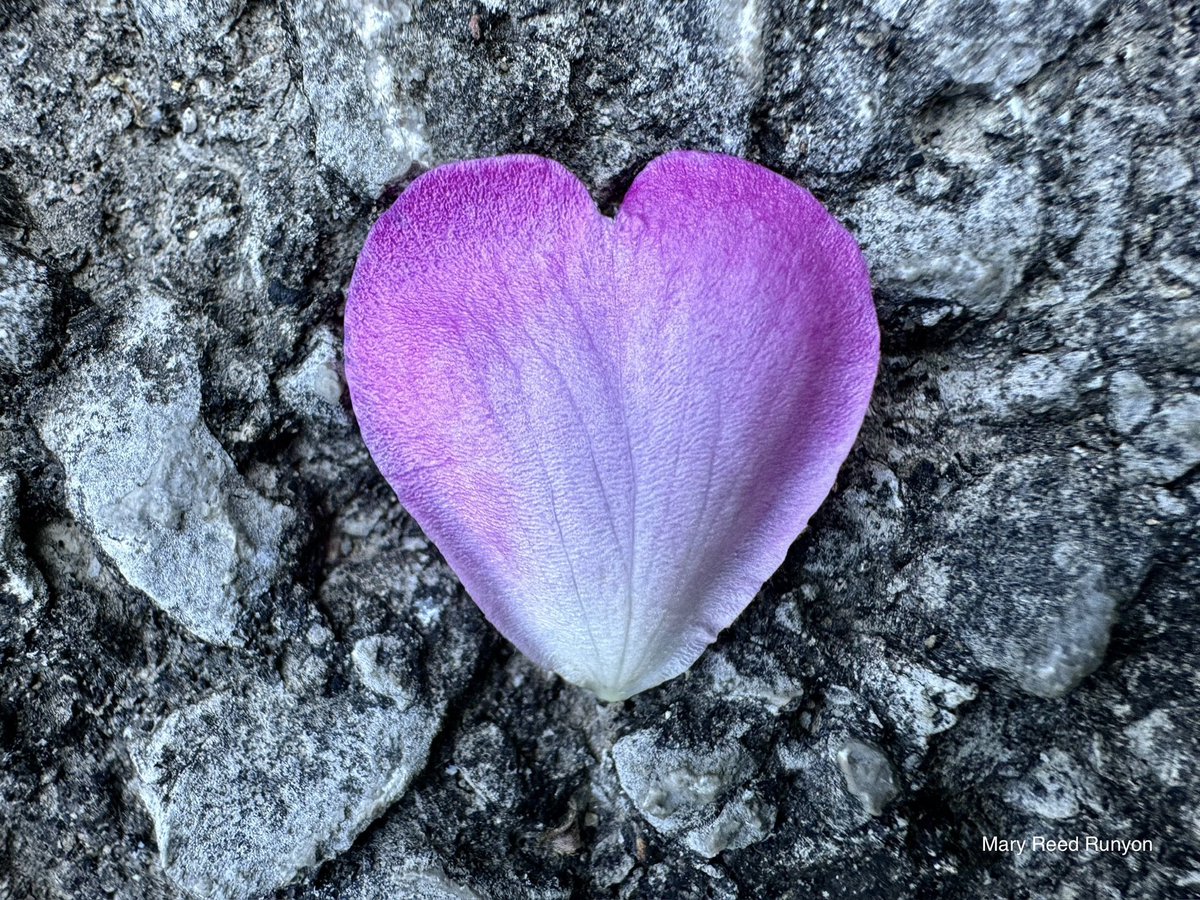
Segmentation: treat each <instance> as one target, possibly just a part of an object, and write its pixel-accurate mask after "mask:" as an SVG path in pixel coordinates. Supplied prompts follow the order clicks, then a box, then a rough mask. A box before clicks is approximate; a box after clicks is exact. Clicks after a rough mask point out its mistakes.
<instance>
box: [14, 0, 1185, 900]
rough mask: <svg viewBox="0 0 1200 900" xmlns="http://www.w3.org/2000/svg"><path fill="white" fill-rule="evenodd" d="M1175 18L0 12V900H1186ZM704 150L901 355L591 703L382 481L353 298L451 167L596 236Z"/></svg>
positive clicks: (380, 3) (622, 8) (138, 4)
mask: <svg viewBox="0 0 1200 900" xmlns="http://www.w3.org/2000/svg"><path fill="white" fill-rule="evenodd" d="M1197 21H1198V20H1197V15H1196V10H1195V9H1194V7H1193V6H1189V5H1188V4H1186V3H1161V4H1155V3H1142V4H1136V3H1121V2H1115V0H1069V2H1056V3H1043V4H1033V3H1016V2H1007V0H916V2H900V0H846V2H836V3H835V2H829V3H815V2H809V0H755V2H744V0H689V2H687V3H682V4H657V5H655V4H638V3H629V2H625V3H622V2H598V3H583V2H573V0H569V2H562V3H552V4H546V3H533V2H526V0H485V2H478V3H467V2H460V0H447V2H437V3H433V2H422V3H416V2H414V3H408V2H396V0H280V2H277V3H259V2H241V0H173V2H149V0H86V2H75V0H18V2H15V3H14V2H7V3H4V2H0V453H2V454H3V456H2V457H0V459H2V460H3V464H2V467H0V684H3V686H4V690H3V691H0V897H4V898H7V897H13V898H22V900H24V898H34V900H42V898H65V897H69V898H76V897H81V898H82V897H86V898H93V897H102V896H117V897H122V898H131V900H143V898H145V900H150V898H154V900H176V898H179V900H183V898H191V897H206V896H207V897H231V898H232V897H238V898H250V897H274V898H276V900H283V898H289V900H335V898H338V900H340V898H356V900H358V898H361V900H382V898H393V897H415V898H457V900H461V898H505V900H507V898H561V897H593V896H594V897H620V898H633V897H638V898H642V897H654V898H657V897H664V898H665V897H670V898H689V897H695V898H700V897H705V898H707V897H719V898H735V897H782V896H796V897H808V896H830V897H845V898H849V897H873V898H891V897H897V898H914V900H915V898H930V897H946V898H976V897H993V896H994V897H1009V896H1022V897H1024V896H1027V897H1129V898H1146V900H1150V898H1154V900H1157V898H1162V897H1170V896H1177V895H1178V896H1187V895H1188V893H1189V892H1191V893H1195V891H1196V890H1198V889H1200V863H1198V860H1200V818H1198V816H1197V814H1196V808H1197V802H1198V801H1197V791H1196V785H1197V784H1198V783H1200V729H1198V728H1197V722H1200V700H1197V693H1196V690H1195V686H1196V683H1197V681H1198V680H1200V650H1198V648H1200V641H1197V634H1196V632H1197V623H1196V616H1195V598H1196V596H1197V595H1200V571H1198V570H1200V565H1198V563H1197V560H1200V535H1198V534H1197V528H1198V524H1197V523H1198V522H1200V480H1198V479H1197V473H1198V472H1200V401H1198V399H1197V398H1198V396H1200V392H1198V389H1200V302H1198V301H1197V291H1200V254H1198V253H1197V250H1196V241H1195V235H1196V234H1197V232H1198V230H1200V191H1198V190H1197V178H1196V173H1197V170H1198V167H1200V143H1198V140H1200V139H1198V135H1200V130H1198V129H1197V128H1196V113H1195V110H1196V109H1197V108H1200V56H1197V55H1196V53H1195V47H1196V45H1197V43H1198V42H1200V33H1198V31H1197V28H1198V25H1197ZM676 147H694V148H701V149H710V150H721V151H725V152H729V153H735V154H738V155H742V156H745V157H747V158H749V159H752V160H755V161H758V162H761V163H763V164H765V165H767V166H770V167H771V168H773V169H775V170H777V171H779V172H782V173H783V174H785V175H787V176H789V177H792V178H795V179H797V180H798V181H800V182H802V183H804V184H805V185H807V186H808V187H810V188H811V189H812V190H814V191H815V192H816V193H817V195H818V196H819V197H820V198H821V199H822V200H823V202H825V203H826V204H827V205H828V206H829V208H830V209H831V210H832V211H833V212H834V213H835V214H836V215H837V216H839V217H840V218H841V219H842V220H843V221H845V222H846V223H847V225H848V226H849V227H850V228H851V229H852V230H853V231H854V232H855V233H856V234H857V235H858V236H859V238H860V240H861V242H862V244H863V246H864V248H865V251H866V254H867V257H868V261H869V263H870V265H871V269H872V276H873V280H874V284H875V286H876V302H877V306H878V308H879V311H880V316H881V323H882V326H883V333H884V361H883V366H882V369H881V373H880V378H879V382H878V386H877V391H876V398H875V400H874V402H873V404H872V410H871V413H870V415H869V416H868V419H867V422H866V425H865V426H864V429H863V432H862V435H861V437H860V440H859V442H858V445H857V447H856V449H855V451H854V452H853V454H852V455H851V457H850V459H849V460H848V461H847V463H846V465H845V467H844V468H843V470H842V472H841V474H840V476H839V479H838V485H837V488H836V490H835V492H834V493H833V494H832V495H831V497H830V498H829V500H828V501H827V502H826V503H825V505H824V506H823V507H822V509H821V510H820V512H819V513H818V514H817V516H816V517H815V518H814V519H813V521H812V523H811V524H810V527H809V529H808V531H807V532H806V533H805V534H804V535H803V536H801V537H800V539H799V540H798V541H797V542H796V544H795V545H794V547H793V548H792V552H791V553H790V555H789V558H788V560H787V561H786V563H785V564H784V566H783V567H782V568H781V569H780V571H779V572H778V573H777V574H776V575H775V577H773V578H772V579H771V581H770V582H769V583H768V584H767V585H766V586H765V587H764V589H763V591H762V593H761V596H760V597H759V598H758V599H757V600H756V601H755V602H754V603H753V604H751V606H750V608H749V609H748V610H747V611H746V613H745V614H744V615H743V616H742V617H741V618H740V619H739V620H738V621H737V622H736V623H735V624H734V625H733V626H732V627H731V628H730V629H729V630H728V631H727V632H726V633H725V634H723V635H722V636H721V638H720V640H719V641H718V643H717V644H716V645H715V646H714V647H713V648H712V649H710V650H709V652H708V653H707V654H706V655H705V656H704V657H703V658H702V659H701V660H700V661H699V662H698V663H697V665H696V666H695V667H693V669H692V670H691V671H690V672H688V673H687V674H685V675H684V676H681V677H680V678H677V679H675V680H673V681H671V682H669V683H667V684H665V685H663V686H661V687H659V688H657V689H655V690H653V691H649V692H646V693H644V694H641V695H638V696H637V697H634V698H632V699H631V700H629V701H626V702H625V703H623V704H619V705H605V704H599V703H597V702H596V701H595V700H594V699H593V698H591V697H590V696H588V695H586V694H583V693H581V692H580V691H578V690H576V689H574V688H572V687H570V686H568V685H565V684H563V683H562V682H561V681H560V680H558V679H557V678H555V677H554V676H552V675H549V674H547V673H545V672H542V671H540V670H538V669H537V668H536V667H534V666H532V665H531V664H530V663H529V662H528V661H527V660H525V659H524V658H522V657H521V656H520V655H519V654H517V653H516V652H515V651H513V650H512V649H511V648H510V647H509V646H508V645H507V644H506V643H505V642H504V641H503V640H501V639H499V638H498V637H497V636H496V635H495V634H494V632H492V631H491V629H490V628H489V627H488V626H487V624H486V623H485V622H484V621H483V619H482V617H481V616H480V615H479V613H478V612H477V611H476V609H475V608H474V606H473V605H472V604H471V603H470V601H469V599H468V598H467V597H466V596H465V595H464V594H463V592H462V589H461V587H460V586H459V585H458V583H457V581H456V580H455V579H454V577H453V575H452V574H451V573H450V571H449V569H448V568H447V567H446V565H445V564H444V562H443V561H442V560H441V559H440V557H439V556H438V553H437V550H436V548H435V547H433V546H432V545H431V544H430V543H429V542H428V541H427V540H426V539H425V538H424V536H423V535H422V534H421V533H420V531H419V530H418V529H417V528H416V527H415V526H414V524H413V523H412V521H411V520H410V519H409V518H408V517H407V515H406V514H405V513H404V511H403V510H402V509H401V508H400V506H399V504H398V503H397V502H396V500H395V498H394V496H393V494H392V493H391V491H390V490H389V489H388V487H387V486H386V485H385V484H384V483H382V481H381V480H380V478H379V476H378V474H377V472H376V471H375V468H374V466H373V464H372V463H371V460H370V458H369V456H368V455H367V453H366V450H365V448H364V446H363V444H362V441H361V439H360V437H359V436H358V433H357V429H356V426H355V425H354V422H353V416H352V411H351V410H350V408H349V405H348V401H347V397H346V392H345V390H344V382H343V379H342V375H341V360H340V352H341V350H340V345H341V307H342V303H343V300H344V290H345V287H346V285H347V283H348V281H349V278H350V275H351V272H352V270H353V266H354V261H355V258H356V254H357V252H358V250H359V248H360V247H361V246H362V242H363V239H364V237H365V235H366V233H367V230H368V228H369V227H370V225H371V223H372V221H373V220H374V219H375V218H376V216H377V215H378V214H379V212H380V211H381V210H382V209H383V208H384V207H385V206H386V204H387V203H388V202H390V200H391V198H392V197H393V196H394V195H395V193H396V192H397V191H399V190H401V189H402V188H403V187H404V186H405V184H407V183H408V181H409V180H411V178H413V177H415V175H416V174H417V173H419V172H420V171H422V170H423V169H425V168H427V167H429V166H431V165H435V164H438V163H440V162H444V161H449V160H455V159H461V158H465V157H470V156H476V155H480V154H490V153H507V152H537V153H543V154H546V155H548V156H552V157H554V158H556V159H558V160H560V161H562V162H563V163H565V164H566V165H567V166H569V167H570V168H572V169H573V170H574V171H576V172H577V173H578V174H579V175H580V176H581V177H582V178H584V179H585V181H587V183H588V184H589V185H590V186H591V188H592V190H593V193H594V195H595V196H596V198H597V200H598V202H600V204H601V205H602V207H603V208H605V209H606V210H610V211H611V210H612V209H613V208H615V206H616V205H617V204H618V203H619V201H620V198H621V195H622V193H623V191H624V190H625V188H626V187H627V186H628V184H629V182H630V180H631V179H632V177H633V175H634V174H635V173H636V172H637V171H638V170H639V169H640V168H641V167H642V166H644V165H645V164H646V163H647V162H648V161H649V160H650V159H652V158H653V157H655V156H656V155H658V154H659V153H662V152H663V151H666V150H669V149H673V148H676ZM1035 835H1036V836H1044V837H1047V838H1065V839H1071V838H1075V837H1079V838H1084V837H1086V836H1089V835H1090V836H1094V837H1098V838H1102V839H1112V838H1122V839H1126V840H1128V839H1143V840H1148V841H1150V842H1152V846H1151V847H1149V848H1148V849H1142V850H1139V851H1137V852H1130V853H1124V854H1122V853H1120V852H1092V853H1083V852H1081V853H1075V852H1072V851H1063V852H1057V851H1054V852H1037V853H1030V852H1026V853H1023V854H1015V853H1004V852H998V851H995V850H989V849H987V847H986V846H985V843H984V841H985V839H988V838H1006V839H1028V838H1031V837H1032V836H1035Z"/></svg>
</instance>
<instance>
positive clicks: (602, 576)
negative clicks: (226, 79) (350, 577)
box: [346, 152, 879, 700]
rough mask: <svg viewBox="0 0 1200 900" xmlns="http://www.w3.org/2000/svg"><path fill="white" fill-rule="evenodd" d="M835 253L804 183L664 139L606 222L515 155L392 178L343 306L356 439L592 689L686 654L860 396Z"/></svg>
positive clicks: (455, 561) (469, 566)
mask: <svg viewBox="0 0 1200 900" xmlns="http://www.w3.org/2000/svg"><path fill="white" fill-rule="evenodd" d="M878 362H879V329H878V324H877V320H876V315H875V309H874V306H873V304H872V301H871V293H870V284H869V279H868V275H867V269H866V264H865V263H864V261H863V258H862V254H861V253H860V252H859V249H858V246H857V244H856V243H855V241H854V239H853V238H852V237H851V236H850V234H849V233H848V232H847V231H846V230H845V229H844V228H843V227H842V226H841V225H840V224H838V222H837V221H836V220H834V219H833V217H832V216H830V215H829V213H828V212H826V211H825V209H824V208H823V207H822V206H821V205H820V203H818V202H817V200H816V199H815V198H813V196H812V195H811V194H809V193H808V191H806V190H804V189H803V188H801V187H798V186H797V185H795V184H793V183H792V182H790V181H788V180H787V179H785V178H783V177H781V176H779V175H776V174H775V173H773V172H771V171H769V170H767V169H764V168H762V167H760V166H757V165H754V164H752V163H748V162H745V161H742V160H738V159H734V158H731V157H726V156H720V155H716V154H707V153H696V152H676V153H669V154H667V155H665V156H662V157H659V158H658V159H656V160H654V161H653V162H652V163H650V165H649V166H647V167H646V169H645V170H643V171H642V173H641V174H640V175H638V177H637V178H636V179H635V180H634V182H633V184H632V185H631V187H630V188H629V191H628V193H627V194H626V197H625V201H624V204H623V205H622V207H621V210H620V212H619V213H618V214H617V216H616V218H615V219H609V218H607V217H605V216H603V215H601V214H600V212H599V211H598V210H597V208H596V205H595V203H594V202H593V201H592V199H591V197H590V196H589V194H588V191H587V189H586V188H585V187H584V185H583V184H582V183H581V182H580V181H579V180H578V179H577V178H575V176H574V175H572V174H571V173H570V172H568V171H567V170H566V169H565V168H563V167H562V166H560V165H559V164H557V163H555V162H553V161H551V160H548V159H543V158H541V157H536V156H507V157H497V158H492V159H481V160H473V161H469V162H462V163H455V164H451V165H446V166H442V167H440V168H438V169H434V170H433V171H431V172H428V173H427V174H425V175H423V176H421V177H420V178H418V179H417V180H416V181H415V182H413V184H412V185H411V186H410V187H409V188H408V189H407V190H406V191H405V192H404V193H403V195H401V197H400V198H399V199H398V200H397V201H396V203H395V204H394V205H393V206H392V208H391V209H389V210H388V211H387V212H386V213H385V214H384V215H383V216H382V218H380V220H379V221H378V222H377V223H376V224H375V226H374V228H373V229H372V231H371V234H370V236H369V238H368V239H367V243H366V246H365V247H364V248H363V251H362V255H361V256H360V257H359V261H358V265H357V268H356V269H355V273H354V278H353V281H352V283H351V286H350V292H349V298H348V301H347V304H346V378H347V381H348V382H349V385H350V393H351V399H352V402H353V405H354V409H355V412H356V414H357V416H358V420H359V424H360V427H361V428H362V433H363V437H364V439H365V440H366V443H367V446H368V448H369V449H370V451H371V454H372V456H373V457H374V459H375V461H376V463H377V464H378V466H379V468H380V470H381V471H382V473H383V475H384V477H386V478H387V480H388V482H389V483H390V484H391V485H392V487H393V488H394V489H395V491H396V494H397V495H398V497H399V498H400V501H401V503H403V504H404V506H405V507H406V508H407V509H408V511H409V512H410V513H411V514H412V516H413V517H414V518H415V519H416V520H417V522H418V523H419V524H420V525H421V527H422V528H423V529H424V530H425V532H426V533H427V534H428V535H429V537H430V538H431V539H432V540H433V541H434V542H435V543H436V544H437V545H438V547H439V548H440V550H441V551H442V553H443V555H444V556H445V558H446V560H447V562H448V563H449V564H450V565H451V567H453V569H454V570H455V572H457V573H458V575H459V577H460V578H461V580H462V582H463V584H464V586H465V587H466V589H467V591H468V592H469V593H470V595H471V596H472V597H473V598H474V600H475V602H476V603H478V604H479V606H480V608H481V609H482V610H483V612H484V614H485V615H486V616H487V617H488V619H489V620H491V622H492V623H493V624H494V625H495V626H496V627H497V628H498V629H499V630H500V631H501V632H502V633H503V634H504V635H505V636H506V637H508V638H509V639H510V640H511V641H512V642H513V643H514V644H516V646H517V647H518V648H519V649H521V650H522V651H523V652H524V653H525V654H527V655H528V656H529V657H531V658H532V659H533V660H534V661H536V662H538V663H539V664H541V665H543V666H546V667H548V668H551V669H553V670H554V671H556V672H558V673H559V674H561V675H562V676H563V677H565V678H567V679H568V680H570V681H573V682H575V683H577V684H580V685H583V686H585V687H587V688H590V689H591V690H592V691H594V692H595V693H596V694H597V695H598V696H600V697H601V698H603V699H606V700H615V699H622V698H625V697H628V696H630V695H632V694H635V693H637V692H638V691H642V690H645V689H646V688H649V687H653V686H654V685H656V684H659V683H660V682H662V681H665V680H667V679H669V678H672V677H674V676H675V675H678V674H679V673H681V672H683V671H684V670H685V669H687V668H688V667H689V666H690V665H691V664H692V663H693V662H695V660H696V659H697V658H698V657H699V656H700V654H701V653H702V652H703V651H704V648H705V647H706V646H707V645H708V644H709V643H711V642H712V641H713V640H714V638H715V637H716V636H717V634H718V633H719V632H720V631H721V630H722V629H723V628H725V627H726V626H727V625H729V624H730V623H731V622H732V621H733V620H734V618H736V617H737V615H738V614H739V613H740V612H741V611H742V610H743V609H744V608H745V607H746V605H747V604H748V603H749V602H750V600H751V599H752V598H753V597H754V595H755V594H756V593H757V591H758V589H759V588H760V587H761V586H762V583H763V582H764V581H765V580H766V579H767V578H768V577H769V576H770V575H771V573H772V572H773V571H774V570H775V569H776V568H777V567H778V566H779V565H780V563H781V562H782V561H783V558H784V555H785V554H786V553H787V550H788V547H789V545H790V544H791V543H792V541H793V540H795V538H796V536H797V535H798V534H799V533H800V532H801V531H802V530H803V529H804V527H805V525H806V524H807V522H808V520H809V517H810V516H811V515H812V514H813V512H814V511H815V510H816V509H817V507H818V506H819V505H820V503H821V501H822V500H823V499H824V498H825V495H826V494H827V493H828V492H829V490H830V488H831V487H832V486H833V481H834V477H835V476H836V474H837V470H838V467H839V466H840V465H841V463H842V461H843V460H844V459H845V457H846V454H847V453H848V452H849V450H850V447H851V445H852V444H853V442H854V438H855V435H856V434H857V432H858V429H859V427H860V425H861V423H862V420H863V416H864V415H865V413H866V409H867V403H868V401H869V399H870V394H871V388H872V385H873V383H874V379H875V372H876V369H877V367H878Z"/></svg>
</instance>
